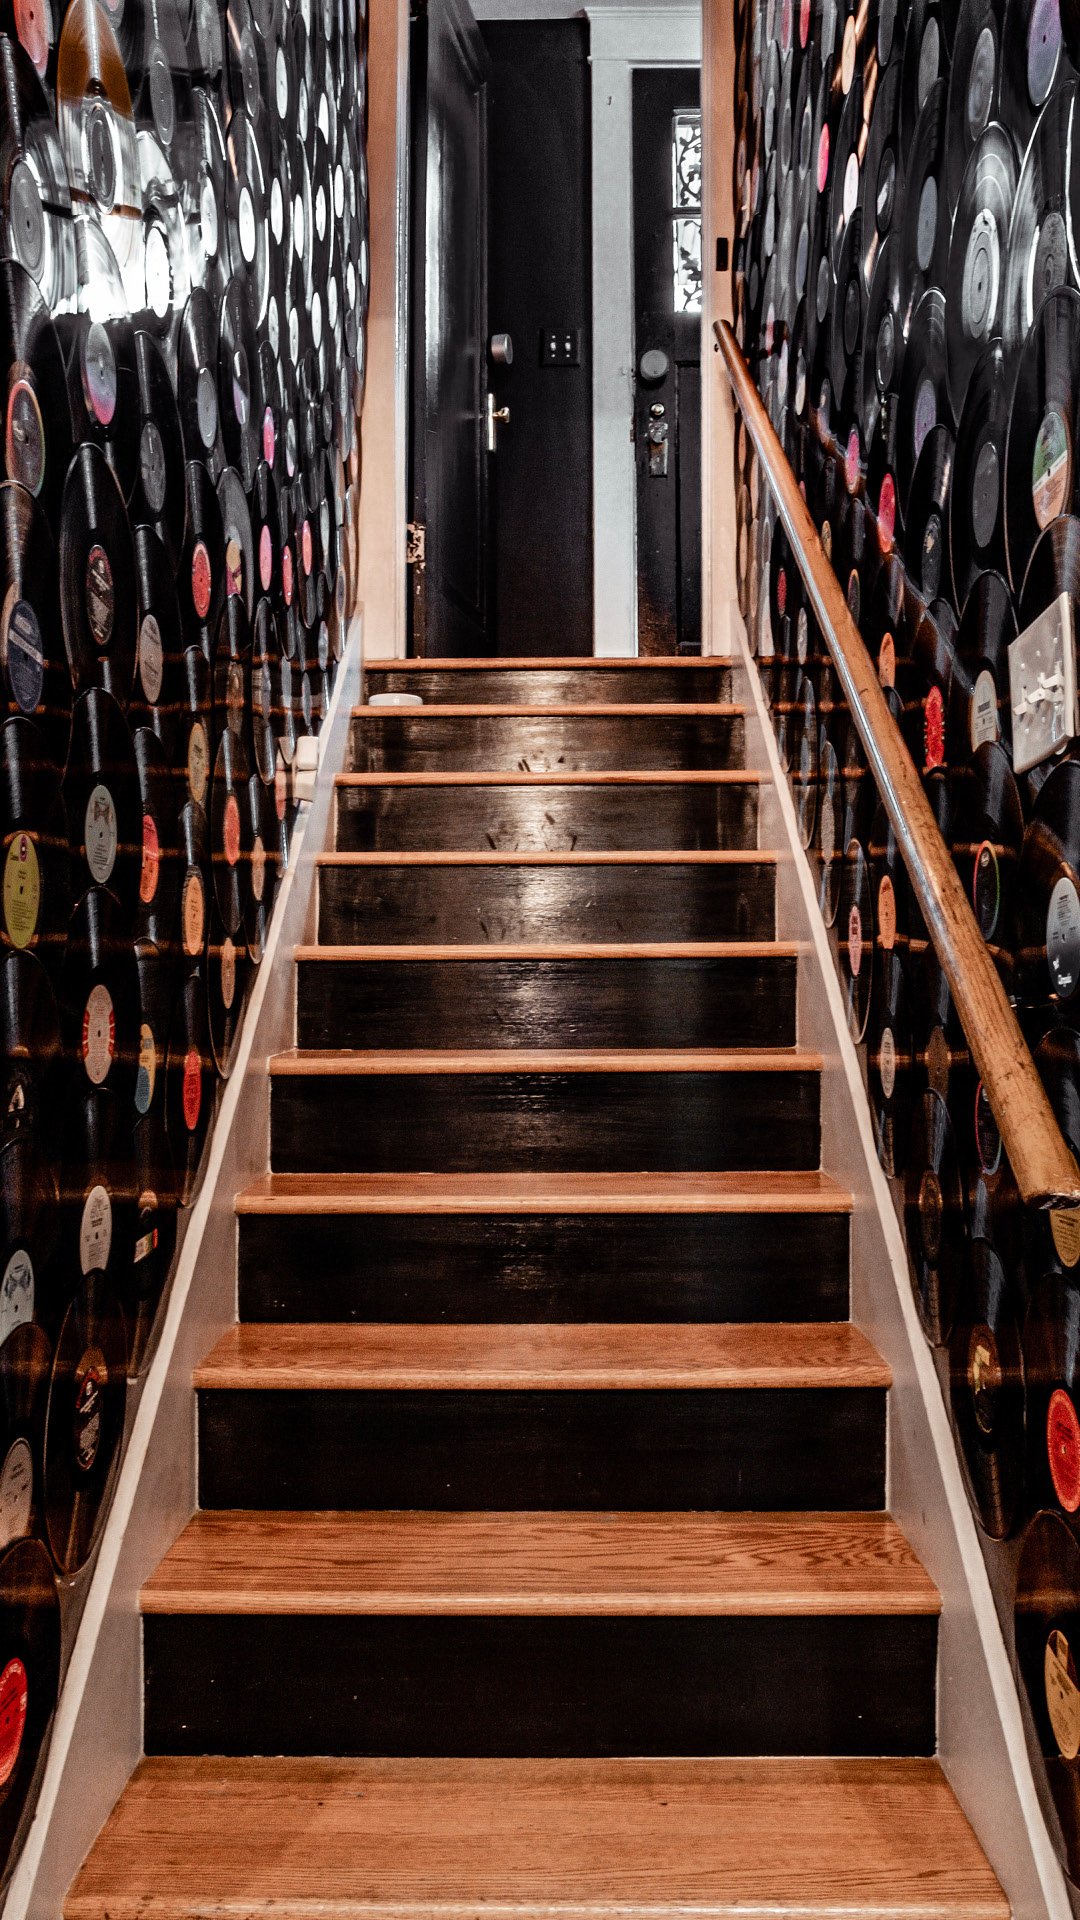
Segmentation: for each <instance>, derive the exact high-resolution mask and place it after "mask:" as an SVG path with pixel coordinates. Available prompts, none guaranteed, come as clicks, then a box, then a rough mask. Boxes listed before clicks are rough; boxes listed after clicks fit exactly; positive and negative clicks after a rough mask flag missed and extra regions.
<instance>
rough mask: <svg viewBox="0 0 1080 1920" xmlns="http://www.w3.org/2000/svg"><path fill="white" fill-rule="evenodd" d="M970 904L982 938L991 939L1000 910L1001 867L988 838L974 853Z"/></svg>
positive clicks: (995, 851) (995, 930)
mask: <svg viewBox="0 0 1080 1920" xmlns="http://www.w3.org/2000/svg"><path fill="white" fill-rule="evenodd" d="M971 904H972V906H973V907H974V909H975V918H976V920H977V921H978V923H979V932H980V933H981V934H982V937H983V939H984V940H992V939H993V937H994V934H995V933H996V932H997V923H998V915H999V914H1000V912H1001V868H1000V866H999V865H998V857H997V850H996V848H995V847H994V846H993V845H992V844H991V842H990V841H989V840H984V841H983V843H982V845H981V847H980V848H979V850H978V852H977V853H976V855H975V868H974V872H973V874H972V881H971Z"/></svg>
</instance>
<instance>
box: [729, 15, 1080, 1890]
mask: <svg viewBox="0 0 1080 1920" xmlns="http://www.w3.org/2000/svg"><path fill="white" fill-rule="evenodd" d="M737 33H738V58H737V81H736V90H735V102H734V106H735V115H736V162H735V180H734V191H735V200H736V206H737V209H738V215H737V220H738V239H737V246H736V257H735V277H734V292H735V312H736V332H737V334H738V336H739V338H740V341H741V343H742V345H743V346H744V349H745V351H746V354H747V357H748V359H749V361H750V364H751V368H752V371H753V373H754V377H755V379H756V381H757V384H758V387H759V389H760V391H761V393H762V395H763V396H764V397H765V398H766V401H767V405H768V409H769V413H770V417H771V419H772V422H773V425H774V426H775V428H776V430H777V433H778V435H779V437H780V439H781V441H782V443H783V447H784V450H785V453H786V455H787V458H788V460H789V462H790V464H791V466H792V469H793V471H794V473H795V475H796V477H797V478H798V480H799V482H800V484H801V486H802V489H803V492H804V496H805V498H806V500H807V503H808V506H809V508H810V511H811V513H812V516H813V518H814V521H815V523H816V525H817V527H818V529H819V531H820V534H821V539H822V544H823V546H824V548H825V551H826V553H827V554H828V556H829V558H830V560H831V563H832V566H833V568H834V570H835V572H836V574H837V577H838V579H839V581H840V583H841V584H842V586H843V588H844V590H845V592H846V596H847V601H848V605H849V607H850V609H851V612H852V614H853V616H854V618H855V621H856V624H857V625H858V626H859V628H860V630H861V633H862V636H863V640H864V642H865V644H866V646H867V648H868V650H869V652H870V655H871V657H872V659H873V661H874V663H875V665H876V667H877V672H878V677H879V679H880V682H881V684H882V686H883V687H884V688H885V690H886V698H887V700H888V702H889V704H890V706H891V708H892V711H893V714H894V716H895V718H896V720H897V722H898V724H899V726H900V728H901V730H902V732H903V735H904V737H905V740H906V743H907V745H908V748H909V750H910V753H911V755H912V758H913V760H914V762H915V764H916V766H917V767H918V768H919V770H920V772H921V774H922V779H923V784H924V788H925V791H926V793H927V795H928V798H929V799H930V802H931V805H932V807H933V811H934V813H935V816H936V818H937V821H938V824H939V826H940V829H941V832H942V834H943V836H944V838H945V840H946V842H947V844H948V845H949V847H950V848H951V851H952V854H953V858H954V860H955V863H956V866H957V868H958V870H959V872H960V874H961V876H962V878H963V881H964V884H965V886H966V888H967V890H968V894H969V898H970V899H971V902H972V906H973V909H974V912H975V916H976V919H977V921H978V924H979V927H980V929H981V931H982V934H983V938H984V939H985V941H986V943H987V946H988V948H989V950H990V952H991V953H992V955H993V958H994V960H995V962H996V965H997V967H998V970H999V972H1000V975H1001V977H1002V980H1003V981H1004V983H1005V986H1006V988H1007V991H1008V992H1009V994H1010V996H1011V997H1012V998H1013V1000H1014V1002H1015V1004H1016V1006H1017V1010H1018V1014H1019V1018H1020V1021H1021V1025H1022V1027H1023V1029H1024V1032H1025V1035H1026V1037H1027V1040H1028V1043H1029V1045H1030V1047H1031V1050H1032V1053H1033V1055H1034V1058H1035V1061H1036V1063H1037V1065H1038V1068H1039V1071H1040V1073H1041V1075H1042V1078H1043V1080H1044V1082H1045V1085H1046V1087H1047V1090H1048V1093H1049V1095H1050V1099H1051V1102H1052V1104H1053V1107H1054V1110H1055V1112H1056V1114H1057V1117H1058V1120H1059V1122H1060V1125H1061V1129H1062V1132H1063V1134H1064V1137H1065V1139H1066V1141H1067V1143H1068V1144H1069V1146H1070V1148H1071V1150H1072V1152H1073V1153H1074V1155H1076V1157H1077V1158H1078V1159H1080V742H1078V741H1077V740H1076V739H1075V738H1074V737H1072V729H1073V714H1072V711H1071V703H1072V691H1071V686H1070V684H1069V680H1070V674H1071V670H1072V666H1073V662H1072V660H1071V658H1066V657H1064V656H1063V663H1064V665H1063V670H1059V667H1052V666H1051V664H1047V665H1046V669H1045V671H1043V670H1041V669H1040V671H1039V672H1038V673H1036V674H1035V675H1034V677H1033V678H1032V677H1030V676H1029V677H1028V679H1027V681H1026V682H1024V681H1023V676H1020V682H1021V684H1022V687H1023V689H1024V690H1023V697H1022V698H1020V700H1019V704H1018V705H1017V706H1016V708H1015V712H1014V703H1013V696H1012V694H1011V690H1010V660H1009V652H1008V650H1009V647H1010V645H1011V644H1012V643H1013V642H1015V641H1016V640H1017V637H1018V635H1019V634H1022V633H1024V632H1026V630H1027V629H1028V628H1029V627H1030V626H1031V625H1032V623H1033V622H1035V621H1036V619H1037V617H1038V616H1039V615H1040V614H1042V613H1044V611H1045V610H1047V609H1051V608H1053V606H1054V604H1055V602H1056V601H1057V597H1058V596H1059V595H1060V594H1061V593H1063V592H1064V593H1066V594H1068V595H1070V596H1072V597H1073V607H1074V612H1075V614H1076V615H1077V616H1080V81H1078V77H1077V76H1078V74H1080V8H1078V7H1077V5H1076V0H1061V8H1060V12H1059V7H1058V0H910V4H909V5H905V4H904V3H903V0H861V4H860V5H858V6H857V7H856V5H855V4H853V0H814V4H811V0H795V4H794V5H793V4H792V0H746V5H745V7H744V9H743V11H742V13H741V14H740V16H739V19H738V23H737ZM735 482H736V490H737V501H738V505H737V571H738V582H739V594H740V603H741V606H742V611H743V614H744V617H745V619H746V623H747V629H748V633H749V636H750V642H751V647H752V649H753V650H754V651H755V652H756V654H757V661H758V667H759V670H760V673H761V677H762V681H763V686H764V689H765V693H766V697H767V699H768V700H769V702H770V705H771V708H772V713H773V719H774V723H775V727H776V732H777V738H778V744H779V750H780V755H781V760H782V763H783V764H784V766H785V769H786V770H787V771H788V773H789V777H790V780H791V782H792V788H793V794H794V798H795V802H796V812H797V816H798V820H799V824H800V829H801V837H802V840H803V844H804V846H805V847H806V849H807V851H808V854H809V856H810V858H811V860H812V862H813V863H814V865H815V868H816V872H817V875H818V885H819V899H820V904H821V908H822V911H823V914H824V917H825V919H826V921H827V922H828V924H829V925H830V926H834V927H835V944H836V957H837V966H838V969H839V974H840V980H841V984H842V987H843V990H844V994H845V998H846V1004H847V1009H848V1017H849V1023H850V1028H851V1032H852V1035H853V1037H854V1038H855V1039H856V1040H857V1041H860V1042H862V1041H865V1044H866V1053H865V1061H866V1070H867V1080H868V1087H869V1094H870V1102H871V1108H872V1113H873V1119H874V1125H875V1132H876V1138H877V1144H878V1151H879V1155H880V1158H881V1161H882V1164H883V1166H884V1168H885V1171H886V1173H887V1174H888V1175H889V1176H890V1177H891V1179H892V1182H893V1190H894V1193H895V1196H896V1198H897V1202H898V1205H899V1206H900V1209H901V1211H902V1214H903V1218H904V1224H905V1229H906V1237H907V1246H908V1255H909V1264H910V1271H911V1280H912V1285H913V1288H914V1292H915V1298H916V1303H917V1306H918V1309H919V1315H920V1318H921V1321H922V1325H923V1328H924V1331H925V1334H926V1337H927V1340H928V1341H929V1342H930V1343H931V1345H932V1346H933V1348H934V1350H935V1354H936V1357H937V1364H938V1372H939V1377H940V1379H941V1382H942V1390H943V1393H944V1395H945V1399H946V1403H947V1405H948V1407H949V1410H950V1413H951V1418H952V1423H953V1430H954V1434H955V1438H956V1444H957V1449H958V1453H959V1456H960V1460H961V1463H962V1466H963V1469H964V1473H965V1477H966V1480H967V1484H968V1489H969V1493H970V1497H971V1501H972V1506H973V1508H974V1511H975V1514H976V1517H977V1519H978V1521H979V1523H980V1526H981V1529H982V1535H983V1540H984V1546H985V1549H986V1555H987V1560H988V1566H989V1569H990V1572H991V1580H992V1584H993V1586H994V1590H995V1594H996V1597H997V1599H998V1604H999V1609H1000V1611H1001V1615H1002V1621H1003V1625H1004V1628H1005V1632H1006V1639H1007V1641H1008V1643H1009V1645H1010V1647H1013V1646H1015V1656H1016V1671H1017V1679H1018V1686H1019V1691H1020V1697H1021V1703H1022V1707H1023V1710H1024V1715H1025V1722H1026V1725H1027V1729H1028V1736H1029V1743H1030V1745H1031V1749H1032V1754H1033V1758H1034V1762H1035V1769H1036V1776H1037V1780H1038V1784H1039V1790H1040V1795H1041V1798H1042V1801H1043V1804H1044V1807H1045V1810H1046V1812H1047V1817H1048V1821H1049V1824H1050V1828H1051V1831H1052V1834H1053V1837H1054V1841H1055V1845H1056V1847H1057V1849H1058V1852H1059V1855H1060V1858H1061V1860H1062V1862H1063V1864H1064V1866H1065V1868H1066V1870H1067V1872H1068V1874H1069V1875H1070V1877H1071V1879H1072V1880H1073V1881H1074V1882H1075V1883H1078V1884H1080V1544H1078V1541H1080V1221H1078V1218H1077V1216H1076V1215H1068V1214H1057V1215H1054V1214H1047V1213H1039V1212H1035V1211H1029V1210H1025V1209H1024V1208H1023V1207H1022V1206H1021V1205H1020V1203H1019V1199H1018V1195H1017V1191H1016V1187H1015V1184H1014V1182H1013V1180H1012V1177H1011V1173H1010V1170H1009V1167H1008V1164H1007V1161H1006V1159H1005V1157H1004V1155H1003V1153H1002V1147H1001V1141H1000V1138H999V1136H998V1132H997V1129H996V1126H995V1124H994V1119H993V1115H992V1113H991V1112H990V1109H989V1106H988V1104H987V1102H986V1100H985V1098H984V1096H983V1092H982V1088H981V1086H980V1085H979V1084H978V1081H977V1076H976V1074H975V1071H974V1069H973V1066H972V1062H971V1058H970V1054H969V1050H968V1046H967V1043H966V1040H965V1036H964V1034H963V1032H962V1031H961V1029H960V1027H959V1024H958V1022H957V1020H956V1016H955V1012H954V1009H953V1007H952V1004H951V1001H950V996H949V992H948V988H947V985H946V983H945V980H944V978H943V975H942V971H941V968H940V965H939V964H938V962H937V960H936V957H935V954H934V951H933V948H932V946H931V945H930V943H929V941H928V937H927V931H926V927H925V924H924V922H923V920H922V917H921V914H920V912H919V910H918V907H917V905H916V903H915V901H914V899H913V897H912V892H911V889H910V887H909V885H908V881H907V876H906V872H905V869H904V867H903V864H902V862H901V860H900V859H899V858H898V855H897V849H896V844H895V839H894V837H893V834H892V832H891V830H890V828H889V825H888V822H887V819H886V817H885V814H884V811H883V809H882V807H881V806H880V805H879V804H878V802H877V796H876V794H875V792H874V787H873V782H872V780H871V778H870V776H869V774H868V772H867V771H866V763H865V758H864V755H863V753H862V750H861V747H860V743H859V740H858V736H857V733H856V731H855V727H854V724H853V722H852V721H851V718H850V716H849V715H848V713H847V712H846V711H845V708H844V704H843V700H842V698H841V696H840V693H839V690H838V686H837V681H836V676H835V673H834V670H833V668H832V665H831V663H830V660H829V657H828V653H827V650H826V648H825V646H824V644H823V642H822V638H821V635H820V632H819V630H818V628H817V626H816V624H815V621H814V618H813V615H812V613H811V612H810V610H809V606H808V604H807V600H806V596H805V593H804V590H803V586H802V582H801V579H800V576H799V572H798V569H797V567H796V566H795V565H794V564H793V562H792V557H791V554H790V552H789V550H788V547H787V543H786V539H785V537H784V534H783V530H782V528H781V527H779V526H778V525H777V523H776V514H775V509H774V506H773V504H772V502H771V501H770V499H769V498H768V497H767V492H766V489H765V487H764V486H763V484H762V480H761V474H760V469H759V466H758V463H757V460H756V458H755V456H754V454H753V451H752V448H751V447H750V445H749V442H748V439H747V436H746V432H745V428H744V427H742V426H740V430H739V433H738V436H737V449H736V475H735ZM1050 658H1051V657H1050V656H1049V655H1047V656H1046V660H1047V662H1050ZM1013 665H1014V672H1015V668H1016V657H1015V656H1014V662H1013ZM1048 719H1052V722H1053V724H1052V725H1051V726H1050V727H1049V734H1053V732H1054V730H1055V729H1056V732H1057V737H1056V738H1049V737H1048V739H1047V742H1046V743H1045V744H1046V748H1047V750H1046V751H1045V753H1044V754H1043V755H1042V757H1040V758H1038V759H1036V760H1035V761H1034V763H1033V764H1028V763H1029V762H1030V761H1031V758H1032V754H1031V750H1030V746H1029V741H1030V738H1031V733H1032V729H1033V728H1034V729H1036V730H1037V729H1038V728H1039V727H1041V726H1042V725H1043V724H1044V722H1046V721H1048Z"/></svg>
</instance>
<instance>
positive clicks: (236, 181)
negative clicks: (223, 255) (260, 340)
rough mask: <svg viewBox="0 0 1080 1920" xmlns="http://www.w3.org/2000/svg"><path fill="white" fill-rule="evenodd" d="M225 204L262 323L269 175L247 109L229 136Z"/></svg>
mask: <svg viewBox="0 0 1080 1920" xmlns="http://www.w3.org/2000/svg"><path fill="white" fill-rule="evenodd" d="M225 207H226V219H227V225H228V236H229V264H230V266H231V268H232V272H233V275H234V276H235V278H236V279H237V280H239V281H240V282H241V283H242V284H243V285H244V287H245V288H246V290H247V296H248V300H249V302H250V312H251V320H252V322H253V324H254V325H255V326H260V325H261V324H262V321H263V318H264V316H265V314H266V303H267V296H268V291H269V276H268V272H267V255H268V247H267V221H266V179H265V174H264V171H263V164H262V159H261V157H260V153H259V143H258V140H257V138H256V135H255V132H254V129H253V127H252V125H251V122H250V120H249V119H248V117H247V115H246V113H243V112H240V113H234V114H233V116H232V119H231V120H230V121H229V127H228V132H227V134H226V138H225ZM309 290H310V283H309ZM252 374H254V368H252Z"/></svg>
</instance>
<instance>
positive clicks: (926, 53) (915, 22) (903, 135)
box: [900, 0, 948, 175]
mask: <svg viewBox="0 0 1080 1920" xmlns="http://www.w3.org/2000/svg"><path fill="white" fill-rule="evenodd" d="M947 71H948V49H947V44H946V38H945V31H944V26H943V23H942V18H941V9H940V6H939V3H938V0H912V6H911V10H910V12H909V14H908V21H907V28H906V31H905V34H904V52H903V61H902V65H901V77H900V161H901V165H902V166H903V168H904V171H905V173H907V174H908V175H910V172H911V163H912V155H913V151H914V148H915V146H916V144H917V140H918V122H919V117H920V115H921V113H922V111H923V109H924V107H925V105H926V102H927V100H928V99H929V97H930V94H931V93H932V91H933V89H934V87H935V86H936V85H937V83H938V81H939V80H940V79H941V77H942V75H943V74H945V73H947ZM942 111H943V112H944V106H943V109H942Z"/></svg>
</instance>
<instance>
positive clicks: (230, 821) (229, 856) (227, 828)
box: [221, 793, 240, 867]
mask: <svg viewBox="0 0 1080 1920" xmlns="http://www.w3.org/2000/svg"><path fill="white" fill-rule="evenodd" d="M221 837H222V841H223V843H224V847H225V858H226V860H227V861H228V863H229V865H230V867H235V865H236V863H237V861H238V860H239V858H240V808H239V806H238V804H237V799H236V795H235V793H230V794H229V795H228V796H227V797H226V800H225V816H224V820H223V822H222V832H221Z"/></svg>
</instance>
